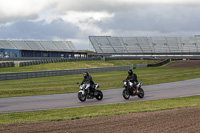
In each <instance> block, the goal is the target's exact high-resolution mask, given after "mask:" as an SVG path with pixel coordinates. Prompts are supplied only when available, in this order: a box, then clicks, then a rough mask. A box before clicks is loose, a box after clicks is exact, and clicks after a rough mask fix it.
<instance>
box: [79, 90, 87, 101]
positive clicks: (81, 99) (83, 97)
mask: <svg viewBox="0 0 200 133" xmlns="http://www.w3.org/2000/svg"><path fill="white" fill-rule="evenodd" d="M78 99H79V100H80V101H81V102H85V100H86V95H85V94H82V93H81V92H79V93H78Z"/></svg>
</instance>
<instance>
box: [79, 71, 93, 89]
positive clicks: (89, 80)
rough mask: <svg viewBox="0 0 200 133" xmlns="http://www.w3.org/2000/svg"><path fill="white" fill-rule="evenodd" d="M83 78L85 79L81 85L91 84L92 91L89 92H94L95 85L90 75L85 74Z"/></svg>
mask: <svg viewBox="0 0 200 133" xmlns="http://www.w3.org/2000/svg"><path fill="white" fill-rule="evenodd" d="M83 77H84V79H83V81H82V83H81V85H82V84H84V83H88V84H90V90H89V91H94V86H95V84H94V81H93V80H92V77H91V76H90V75H89V73H88V72H84V73H83Z"/></svg>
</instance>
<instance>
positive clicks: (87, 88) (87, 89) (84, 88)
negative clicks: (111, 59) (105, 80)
mask: <svg viewBox="0 0 200 133" xmlns="http://www.w3.org/2000/svg"><path fill="white" fill-rule="evenodd" d="M77 84H79V83H77ZM79 88H80V91H79V92H78V99H79V100H80V101H81V102H84V101H85V100H86V99H93V98H96V99H97V100H102V99H103V93H102V91H101V90H97V88H99V85H98V84H94V87H93V88H94V91H91V85H90V84H88V83H84V84H82V85H79Z"/></svg>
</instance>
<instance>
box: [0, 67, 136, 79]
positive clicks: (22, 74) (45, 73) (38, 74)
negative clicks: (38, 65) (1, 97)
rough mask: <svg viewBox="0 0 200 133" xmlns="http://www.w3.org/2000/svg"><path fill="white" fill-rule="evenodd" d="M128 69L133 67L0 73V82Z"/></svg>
mask: <svg viewBox="0 0 200 133" xmlns="http://www.w3.org/2000/svg"><path fill="white" fill-rule="evenodd" d="M129 69H133V65H129V66H116V67H101V68H88V69H71V70H54V71H36V72H16V73H0V81H3V80H17V79H28V78H40V77H50V76H62V75H72V74H82V73H83V72H85V71H88V72H89V73H96V72H108V71H124V70H129Z"/></svg>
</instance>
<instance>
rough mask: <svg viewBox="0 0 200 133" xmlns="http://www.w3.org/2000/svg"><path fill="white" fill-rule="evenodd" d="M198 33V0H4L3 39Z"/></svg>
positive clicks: (80, 44) (0, 4)
mask: <svg viewBox="0 0 200 133" xmlns="http://www.w3.org/2000/svg"><path fill="white" fill-rule="evenodd" d="M194 35H200V0H0V39H28V40H30V39H31V40H33V39H34V40H58V41H61V40H67V41H72V43H73V44H74V45H75V46H76V48H77V49H78V50H79V49H90V48H91V46H90V45H89V39H88V36H128V37H130V36H194Z"/></svg>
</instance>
